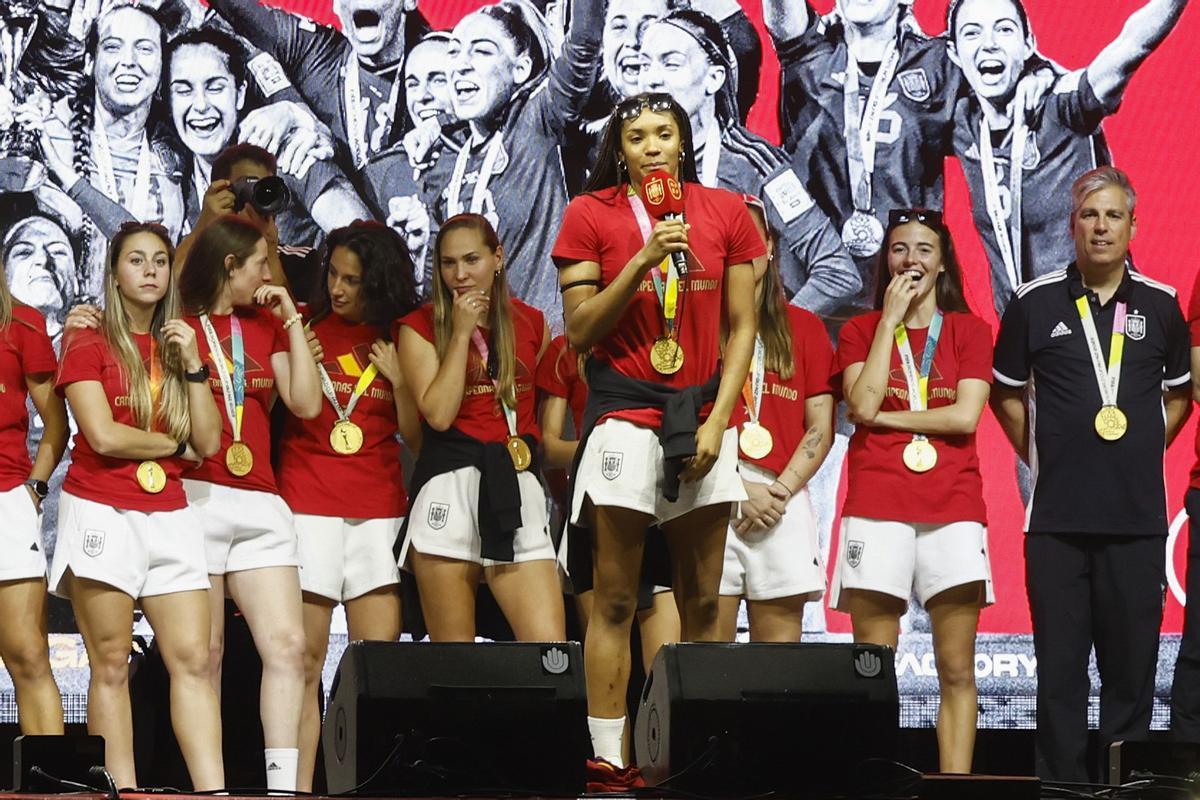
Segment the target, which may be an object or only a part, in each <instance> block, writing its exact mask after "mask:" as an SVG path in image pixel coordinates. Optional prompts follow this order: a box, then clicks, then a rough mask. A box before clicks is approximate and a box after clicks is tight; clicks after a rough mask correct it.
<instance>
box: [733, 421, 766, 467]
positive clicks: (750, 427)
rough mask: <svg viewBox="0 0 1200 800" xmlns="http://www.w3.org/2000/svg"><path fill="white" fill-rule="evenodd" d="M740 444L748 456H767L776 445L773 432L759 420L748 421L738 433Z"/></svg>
mask: <svg viewBox="0 0 1200 800" xmlns="http://www.w3.org/2000/svg"><path fill="white" fill-rule="evenodd" d="M738 444H739V445H740V446H741V448H742V452H743V453H745V454H746V457H747V458H765V457H766V456H767V455H768V454H769V453H770V452H771V449H772V448H774V447H775V440H774V439H773V438H772V437H771V432H770V431H769V430H767V429H766V428H764V427H763V426H762V425H760V424H758V423H757V422H747V423H746V424H745V425H744V426H743V427H742V432H741V433H740V434H739V435H738Z"/></svg>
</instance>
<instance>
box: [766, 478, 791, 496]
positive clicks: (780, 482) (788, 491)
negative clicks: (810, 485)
mask: <svg viewBox="0 0 1200 800" xmlns="http://www.w3.org/2000/svg"><path fill="white" fill-rule="evenodd" d="M775 483H777V484H779V485H780V486H782V487H783V488H784V489H786V490H787V493H788V499H789V500H790V499H792V495H794V494H795V492H793V491H792V490H791V489H788V487H787V484H786V483H784V482H783V481H781V480H779V479H778V478H776V479H775ZM771 485H772V486H774V485H775V484H771Z"/></svg>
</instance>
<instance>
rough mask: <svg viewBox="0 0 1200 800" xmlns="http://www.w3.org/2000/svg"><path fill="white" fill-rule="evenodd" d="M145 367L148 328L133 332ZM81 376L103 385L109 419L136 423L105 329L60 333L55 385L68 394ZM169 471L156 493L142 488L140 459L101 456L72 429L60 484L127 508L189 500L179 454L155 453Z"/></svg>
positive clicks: (168, 506) (172, 506) (173, 505)
mask: <svg viewBox="0 0 1200 800" xmlns="http://www.w3.org/2000/svg"><path fill="white" fill-rule="evenodd" d="M133 339H134V341H135V342H136V343H137V347H138V351H139V352H140V353H141V354H142V361H143V362H144V363H145V364H146V370H147V372H149V369H150V334H148V333H142V334H137V333H135V334H133ZM81 381H97V382H98V383H99V384H100V385H101V386H103V387H104V394H105V396H106V397H107V398H108V407H109V408H110V409H111V410H112V418H113V422H118V423H121V424H122V425H129V426H130V427H133V428H137V427H139V426H138V424H137V422H135V421H134V418H133V408H132V407H131V406H130V402H129V381H128V379H127V378H126V376H125V369H124V367H122V365H121V363H120V362H119V361H118V360H117V357H116V355H115V354H114V353H113V351H112V348H111V347H110V346H109V344H108V340H107V339H105V337H104V334H103V333H100V332H99V331H94V330H91V329H81V330H77V331H73V332H72V333H70V334H69V335H68V336H67V337H65V338H64V339H63V352H62V362H61V363H60V364H59V367H58V380H57V382H56V383H55V390H56V391H57V392H58V393H59V394H60V395H63V396H65V395H66V391H65V390H66V387H67V386H68V385H70V384H72V383H79V382H81ZM154 460H155V461H157V462H158V463H159V465H161V466H162V468H163V471H164V472H166V474H167V485H166V488H165V489H163V490H162V491H161V492H159V493H157V494H151V493H150V492H147V491H144V490H143V489H142V487H141V486H140V485H138V482H137V468H138V465H139V464H141V463H142V462H141V461H140V460H135V459H129V458H111V457H108V456H102V455H100V454H99V453H97V452H96V451H95V450H93V449H92V446H91V444H89V443H88V440H87V437H86V436H84V435H83V431H82V430H81V431H80V432H79V433H77V434H75V446H74V447H73V448H72V449H71V466H70V467H69V468H68V469H67V478H66V481H65V482H64V483H63V490H64V491H67V492H70V493H71V494H73V495H75V496H76V497H82V498H83V499H85V500H91V501H92V502H95V503H103V504H104V505H106V506H111V507H113V508H120V509H125V510H128V511H144V512H150V511H175V510H177V509H180V508H184V507H185V506H186V505H187V497H186V496H185V495H184V493H183V484H182V483H181V482H180V477H181V476H182V475H183V470H184V468H185V466H186V464H185V462H184V461H183V460H182V459H178V458H170V457H168V458H157V459H154Z"/></svg>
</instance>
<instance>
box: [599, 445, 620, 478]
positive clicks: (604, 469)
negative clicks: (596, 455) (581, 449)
mask: <svg viewBox="0 0 1200 800" xmlns="http://www.w3.org/2000/svg"><path fill="white" fill-rule="evenodd" d="M624 460H625V454H624V453H617V452H614V451H612V450H605V451H604V452H603V453H601V454H600V474H601V475H603V476H604V477H605V478H607V479H608V480H610V481H612V480H616V479H617V476H618V475H620V474H621V462H623V461H624Z"/></svg>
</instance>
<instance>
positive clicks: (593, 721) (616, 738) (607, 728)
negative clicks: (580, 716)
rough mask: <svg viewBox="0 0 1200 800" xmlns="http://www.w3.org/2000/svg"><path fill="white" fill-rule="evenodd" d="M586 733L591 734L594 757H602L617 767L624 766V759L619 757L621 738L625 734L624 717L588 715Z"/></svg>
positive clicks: (621, 749)
mask: <svg viewBox="0 0 1200 800" xmlns="http://www.w3.org/2000/svg"><path fill="white" fill-rule="evenodd" d="M588 733H590V734H591V736H592V754H593V755H594V756H595V757H596V758H603V759H604V760H605V761H607V762H608V763H610V764H612V765H613V766H614V767H617V768H618V769H620V768H622V767H624V766H625V759H623V758H621V753H622V751H623V748H622V746H621V745H622V742H621V739H622V738H623V737H624V735H625V718H624V717H618V718H617V719H604V718H602V717H593V716H588Z"/></svg>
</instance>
